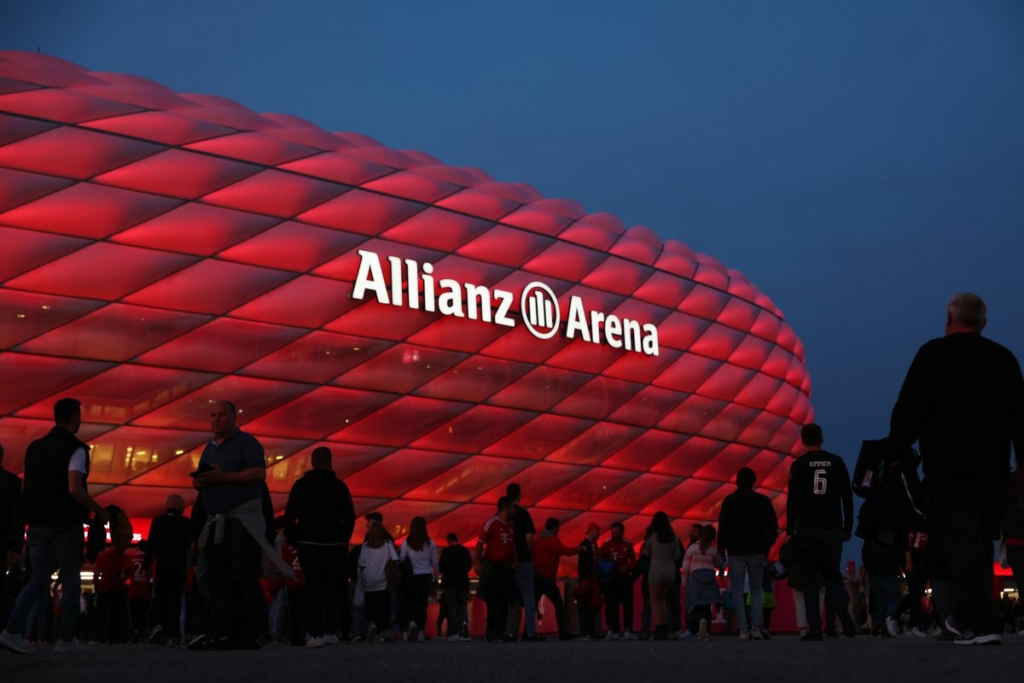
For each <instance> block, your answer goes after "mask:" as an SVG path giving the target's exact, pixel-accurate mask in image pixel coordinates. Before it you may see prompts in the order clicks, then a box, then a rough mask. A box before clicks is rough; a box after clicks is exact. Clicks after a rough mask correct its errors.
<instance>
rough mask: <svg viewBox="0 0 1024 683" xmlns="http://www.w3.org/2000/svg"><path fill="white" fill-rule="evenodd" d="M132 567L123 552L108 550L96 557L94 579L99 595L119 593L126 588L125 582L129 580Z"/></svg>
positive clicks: (115, 549)
mask: <svg viewBox="0 0 1024 683" xmlns="http://www.w3.org/2000/svg"><path fill="white" fill-rule="evenodd" d="M129 573H130V565H129V563H128V557H127V556H126V555H125V554H124V551H123V550H118V549H117V548H107V549H106V550H104V551H103V552H102V553H100V554H99V556H97V557H96V564H95V566H94V567H93V575H94V576H95V578H94V579H93V580H94V582H95V584H96V592H97V593H117V592H118V591H119V590H121V589H122V588H124V580H125V579H126V578H128V575H129Z"/></svg>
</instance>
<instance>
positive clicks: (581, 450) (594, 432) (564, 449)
mask: <svg viewBox="0 0 1024 683" xmlns="http://www.w3.org/2000/svg"><path fill="white" fill-rule="evenodd" d="M643 431H644V430H643V429H641V428H639V427H630V426H628V425H617V424H614V423H612V422H598V423H597V424H595V425H594V426H593V427H591V428H590V429H588V430H587V431H585V432H584V433H583V434H580V435H579V436H577V437H576V438H575V439H573V440H572V441H570V442H569V443H567V444H565V445H563V446H560V447H559V448H557V449H555V450H554V451H553V452H552V453H551V455H549V456H548V457H547V458H546V460H550V461H552V462H571V463H580V464H585V465H596V464H598V463H599V462H601V461H602V460H604V459H605V458H607V457H608V456H610V455H611V454H612V453H614V452H615V451H617V450H619V449H620V448H622V447H623V446H625V445H626V444H628V443H629V442H630V441H632V440H633V439H635V438H637V437H638V436H640V435H641V434H642V433H643Z"/></svg>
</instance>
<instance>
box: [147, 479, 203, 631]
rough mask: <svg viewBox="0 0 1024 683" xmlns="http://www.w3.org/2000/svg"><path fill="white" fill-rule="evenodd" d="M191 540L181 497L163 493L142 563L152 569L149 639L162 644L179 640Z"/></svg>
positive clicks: (150, 528) (187, 519) (150, 570)
mask: <svg viewBox="0 0 1024 683" xmlns="http://www.w3.org/2000/svg"><path fill="white" fill-rule="evenodd" d="M191 542H192V532H191V523H190V522H189V518H188V517H186V516H185V500H184V499H183V498H182V497H181V496H179V495H177V494H172V495H170V496H167V512H165V513H164V514H162V515H160V516H159V517H156V518H155V519H154V520H153V524H152V525H151V526H150V527H149V539H148V543H147V544H146V556H145V559H144V563H145V566H146V568H147V570H148V571H149V572H151V573H152V572H153V569H154V567H153V562H154V561H155V562H156V574H155V576H156V582H155V583H154V585H153V632H152V633H151V634H150V636H149V642H151V643H153V644H154V645H166V644H167V642H168V640H172V641H177V640H181V624H180V621H181V596H182V590H183V589H184V587H185V574H186V573H187V570H188V556H189V547H190V546H191Z"/></svg>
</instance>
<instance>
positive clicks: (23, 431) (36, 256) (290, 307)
mask: <svg viewBox="0 0 1024 683" xmlns="http://www.w3.org/2000/svg"><path fill="white" fill-rule="evenodd" d="M0 250H2V251H0V254H2V256H0V320H2V321H3V322H2V325H0V377H3V381H2V382H0V442H2V443H3V444H4V446H5V447H6V449H7V453H8V455H7V457H6V459H5V464H6V466H7V467H8V469H14V470H15V471H18V470H20V468H21V464H22V456H23V453H24V448H25V446H26V444H27V443H28V442H29V441H30V440H31V439H34V438H37V437H38V436H40V435H42V434H44V433H45V432H46V431H47V429H48V428H49V426H50V415H51V409H52V405H53V402H54V401H55V400H56V399H57V398H59V397H61V396H74V397H77V398H79V399H81V400H82V401H83V403H84V410H85V413H84V419H85V424H84V425H83V428H82V432H81V434H82V435H83V436H84V438H85V439H87V440H88V441H89V442H90V443H91V444H93V452H92V472H91V474H90V482H91V488H92V490H93V491H94V492H95V493H98V494H99V496H98V498H99V500H100V501H101V502H102V503H104V504H106V503H117V504H119V505H121V506H123V507H124V508H126V509H127V511H128V512H129V514H130V515H132V516H133V517H136V518H144V517H149V516H152V515H155V514H158V513H160V512H162V510H163V502H164V499H165V497H166V496H167V495H168V494H169V493H172V492H176V493H181V494H183V495H184V496H185V497H186V500H189V501H191V500H193V499H194V492H193V490H192V489H191V480H190V478H189V477H188V472H190V471H191V470H193V469H195V467H196V464H197V461H198V458H199V454H200V452H201V451H202V449H203V447H204V445H205V444H206V442H207V440H208V439H209V438H210V434H209V431H208V429H209V425H208V419H207V416H208V413H209V402H210V401H211V400H213V399H220V398H224V399H230V400H232V401H234V402H235V403H237V404H238V406H239V407H240V408H241V410H242V413H241V424H242V425H243V427H244V429H246V430H247V431H249V432H251V433H253V434H255V435H256V436H257V437H258V438H259V439H260V441H262V443H263V445H264V446H265V447H266V452H267V459H268V466H269V469H268V475H267V479H268V482H269V485H270V489H271V491H272V492H273V495H274V500H275V504H276V505H277V506H278V508H281V507H283V504H284V500H285V497H286V495H287V492H288V490H289V488H290V487H291V484H292V482H294V481H295V479H296V478H297V477H298V476H300V475H301V474H302V473H303V472H304V471H305V470H306V469H307V468H308V467H309V454H310V452H311V451H312V450H313V448H314V447H315V446H318V445H327V446H329V447H330V448H331V449H332V451H333V453H334V467H335V470H336V471H337V473H338V474H339V475H340V476H342V477H344V479H345V480H346V481H347V482H348V485H349V486H350V487H351V489H352V493H353V495H354V496H355V497H356V508H357V511H358V512H359V513H360V514H362V513H365V512H367V511H370V510H374V509H379V510H381V511H382V512H383V514H384V517H385V520H386V522H387V523H388V525H389V526H390V527H391V528H392V530H393V531H394V533H395V534H396V535H397V536H401V535H403V530H404V529H405V528H406V527H407V525H408V523H409V520H410V519H411V518H412V517H413V516H414V515H424V516H425V517H426V518H427V519H428V520H429V521H430V524H431V530H432V534H433V535H434V536H435V537H441V536H442V535H443V534H444V533H445V532H449V531H454V532H456V533H459V534H460V536H462V537H469V536H472V535H473V534H474V533H475V532H476V531H477V530H478V529H479V527H480V525H481V523H482V522H483V521H484V520H485V519H486V518H487V517H488V516H490V514H491V513H492V510H493V505H494V502H495V501H496V499H497V498H498V496H499V495H500V494H501V493H502V492H503V490H504V486H505V485H506V484H507V483H508V482H510V481H517V482H519V483H520V484H522V486H523V491H524V502H525V504H526V505H528V506H530V507H532V508H533V515H534V519H535V520H536V521H538V522H539V523H543V520H544V519H545V518H546V517H548V516H555V517H559V518H561V519H562V520H563V522H564V526H563V535H564V536H566V537H569V538H572V537H575V536H577V535H579V534H581V533H582V528H583V527H584V526H585V524H586V523H587V522H589V521H591V520H593V521H596V522H598V523H599V524H601V525H602V526H603V527H605V528H606V527H607V525H608V524H610V523H611V522H612V521H614V520H624V521H625V523H626V525H627V534H628V535H630V536H632V537H634V538H637V537H639V536H640V535H641V533H642V529H643V527H645V526H646V524H647V523H648V521H649V519H650V516H651V515H652V514H653V513H654V512H655V511H658V510H665V511H666V512H668V514H669V515H670V516H671V517H673V518H674V519H676V520H678V521H679V522H680V523H679V525H678V528H679V529H680V530H681V531H682V530H683V527H684V525H688V524H689V523H691V522H695V521H700V522H706V521H709V520H712V519H714V518H716V517H717V514H718V508H719V505H720V501H721V499H722V497H723V496H724V495H726V494H727V493H728V492H730V491H731V490H732V485H730V484H728V483H727V482H729V481H730V480H731V479H732V478H733V476H734V475H735V473H736V470H737V469H738V468H739V467H741V466H743V465H749V466H750V467H752V468H753V469H754V470H755V471H756V472H757V474H758V477H759V482H758V486H759V488H760V490H761V491H763V492H764V493H766V494H767V495H769V496H771V497H772V498H773V499H774V501H775V504H776V507H777V510H778V511H779V512H780V515H781V513H782V512H783V511H784V507H785V505H784V502H785V494H784V489H785V485H786V479H787V473H788V468H789V464H790V458H791V457H792V455H793V454H794V452H795V449H796V448H797V446H796V444H797V442H798V437H799V427H800V425H802V424H803V423H804V422H805V421H807V420H808V419H809V418H810V417H811V405H810V401H809V398H808V396H809V392H810V380H809V378H808V375H807V372H806V370H805V368H804V364H803V348H802V345H801V343H800V341H799V340H798V339H797V337H796V335H795V334H794V333H793V330H792V329H791V328H790V327H789V325H787V324H786V323H785V321H784V320H783V317H782V314H781V312H780V311H779V310H778V308H776V306H775V305H774V304H773V303H772V302H771V300H770V299H769V298H768V297H767V296H765V295H764V294H762V293H761V292H760V291H759V290H758V289H757V288H756V287H754V286H753V285H752V284H750V283H749V282H748V281H747V280H746V279H745V278H744V277H743V276H742V275H741V274H740V273H738V272H736V271H733V270H728V269H726V268H725V267H724V266H723V265H722V264H721V263H719V262H718V261H716V260H715V259H713V258H711V257H708V256H705V255H703V254H696V253H694V252H693V251H691V250H690V249H689V248H688V247H686V246H685V245H683V244H681V243H679V242H676V241H673V240H669V241H664V242H663V241H662V240H660V239H659V238H658V237H657V236H656V235H655V233H654V232H652V231H651V230H649V229H648V228H644V227H633V228H629V229H627V228H625V227H624V226H623V224H622V223H621V222H620V221H619V220H618V219H617V218H615V217H614V216H612V215H609V214H587V213H585V212H584V210H583V209H582V208H581V207H580V206H579V205H578V204H576V203H574V202H572V201H568V200H561V199H545V198H543V197H541V196H540V195H539V194H538V193H537V192H536V191H535V190H533V189H532V188H530V187H529V186H526V185H523V184H519V183H503V182H496V181H494V180H493V179H492V178H490V177H489V176H488V175H487V174H485V173H483V172H481V171H479V170H476V169H471V168H455V167H451V166H445V165H443V164H441V163H440V162H439V161H438V160H436V159H434V158H433V157H430V156H428V155H426V154H423V153H420V152H408V151H399V150H394V149H389V148H387V147H383V146H381V145H380V144H378V143H376V142H375V141H373V140H371V139H369V138H367V137H365V136H362V135H358V134H353V133H327V132H325V131H323V130H321V129H320V128H317V127H316V126H313V125H311V124H310V123H308V122H306V121H303V120H302V119H299V118H296V117H293V116H285V115H281V114H256V113H254V112H252V111H250V110H248V109H246V108H245V107H242V106H240V105H239V104H236V103H235V102H231V101H228V100H225V99H222V98H219V97H213V96H209V95H186V94H181V93H176V92H174V91H172V90H169V89H168V88H165V87H163V86H161V85H158V84H156V83H153V82H151V81H148V80H145V79H143V78H138V77H135V76H125V75H121V74H108V73H96V72H90V71H85V70H83V69H82V68H80V67H78V66H75V65H73V64H70V63H67V62H64V61H61V60H58V59H54V58H52V57H46V56H43V55H38V54H32V53H21V52H0ZM360 252H364V253H363V254H361V253H360ZM366 254H371V255H374V256H366ZM374 258H376V260H377V261H378V262H379V265H380V268H379V269H377V270H376V271H375V270H374V268H373V263H372V261H373V260H374ZM389 259H394V261H395V262H396V263H397V264H398V268H397V270H396V271H395V274H396V275H397V280H399V282H397V283H396V282H395V279H396V278H393V277H392V261H391V260H389ZM409 264H412V265H409ZM425 264H427V265H425ZM431 266H432V272H431V274H430V277H429V278H428V277H427V274H426V271H427V270H430V267H431ZM410 268H412V269H413V270H409V269H410ZM360 274H362V275H363V276H364V278H363V279H364V282H363V283H362V285H359V283H357V278H358V277H359V276H360ZM535 283H539V285H543V286H544V287H546V288H547V290H545V289H544V287H539V285H538V286H536V287H534V289H533V290H532V293H533V294H534V295H536V296H531V297H522V298H521V295H522V292H523V290H524V289H527V288H528V287H529V286H530V285H531V284H535ZM470 286H472V287H473V288H474V290H473V291H474V292H475V298H473V297H471V296H469V294H468V293H467V292H468V291H469V290H468V289H467V288H469V287H470ZM431 287H432V288H433V290H432V291H431V292H429V293H428V291H427V290H428V289H429V288H431ZM357 290H361V291H359V292H358V293H359V294H360V296H355V294H356V293H357ZM546 291H550V293H551V295H552V296H553V297H554V300H553V299H552V296H549V295H548V294H547V293H546ZM414 292H415V295H416V296H415V299H416V306H413V305H412V298H413V297H412V294H413V293H414ZM538 293H539V294H538ZM396 294H397V296H395V295H396ZM430 295H432V296H433V297H434V298H433V300H432V305H429V306H428V303H427V302H428V299H429V296H430ZM506 295H507V297H506ZM538 296H539V298H537V297H538ZM503 297H506V298H510V299H512V300H511V301H510V302H508V305H507V306H506V307H505V309H504V311H502V310H501V309H502V307H503V306H505V299H504V298H503ZM471 298H473V301H472V303H473V305H474V306H475V308H472V307H471V306H470V303H471V302H470V299H471ZM485 298H487V299H488V300H487V302H486V303H487V305H489V306H490V311H489V315H485V310H486V307H485V302H484V299H485ZM456 299H458V301H456ZM531 307H533V308H535V310H534V311H533V312H532V313H531V312H530V311H531ZM431 309H432V310H431ZM524 311H525V312H526V315H524ZM574 313H575V314H576V316H577V317H576V320H575V324H574V323H573V317H572V316H573V314H574ZM595 313H597V314H599V319H597V320H596V322H595V319H594V318H593V317H592V316H593V315H594V314H595ZM556 314H557V325H556V324H555V323H556ZM524 317H525V318H527V320H524ZM630 321H632V324H634V325H635V327H634V328H631V331H630V329H627V328H628V326H629V325H630V324H631V323H630ZM509 322H511V324H508V323H509ZM527 322H531V325H529V326H528V325H527V324H526V323H527ZM642 325H644V326H649V327H641V326H642ZM531 329H532V330H533V331H531ZM651 329H656V335H657V338H656V342H657V343H656V349H655V348H654V345H653V344H652V341H653V340H652V339H651V336H650V334H646V333H642V332H643V330H647V331H648V332H649V331H650V330H651ZM544 334H547V335H548V338H542V335H544ZM585 336H587V337H590V339H589V340H588V339H586V338H585ZM627 343H628V344H630V347H631V348H629V349H627V348H626V344H627ZM651 351H656V353H657V355H654V354H653V353H650V352H651ZM361 533H362V531H361V525H360V527H359V530H358V531H357V536H358V535H360V534H361Z"/></svg>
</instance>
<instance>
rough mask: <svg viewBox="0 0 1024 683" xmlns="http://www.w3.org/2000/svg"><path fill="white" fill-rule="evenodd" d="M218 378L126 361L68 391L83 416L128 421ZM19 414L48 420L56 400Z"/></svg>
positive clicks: (117, 422) (208, 374)
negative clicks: (53, 402) (78, 405)
mask: <svg viewBox="0 0 1024 683" xmlns="http://www.w3.org/2000/svg"><path fill="white" fill-rule="evenodd" d="M215 379H217V375H213V374H210V373H204V372H182V371H180V370H171V369H169V368H151V367H146V366H142V365H131V364H125V365H117V366H115V367H113V368H111V369H110V370H108V371H107V372H104V373H102V374H100V375H96V376H95V377H91V378H89V379H87V380H86V381H84V382H82V383H81V384H79V385H77V386H74V387H70V388H68V389H67V390H66V392H67V394H68V395H69V396H74V397H75V398H77V399H78V400H80V401H81V402H82V418H83V419H85V420H88V421H90V422H107V423H112V424H125V423H128V422H131V421H132V420H134V419H135V418H136V417H139V416H140V415H145V414H146V413H148V412H150V411H151V410H153V409H154V408H157V407H159V406H161V405H163V404H165V403H167V402H169V401H173V400H175V399H177V398H180V397H182V396H185V395H188V394H190V393H192V392H193V391H195V390H196V389H198V388H200V387H202V386H204V385H206V384H209V383H210V382H212V381H214V380H215ZM18 415H19V416H20V417H34V418H38V419H40V420H48V419H51V418H52V417H53V404H52V402H50V401H41V402H39V403H36V404H35V405H33V406H30V407H28V408H25V409H24V410H21V411H19V412H18Z"/></svg>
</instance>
